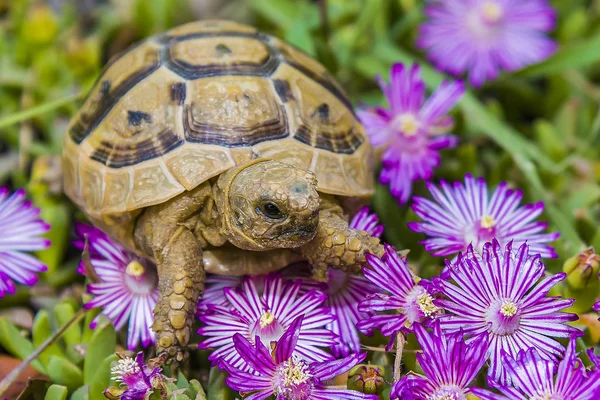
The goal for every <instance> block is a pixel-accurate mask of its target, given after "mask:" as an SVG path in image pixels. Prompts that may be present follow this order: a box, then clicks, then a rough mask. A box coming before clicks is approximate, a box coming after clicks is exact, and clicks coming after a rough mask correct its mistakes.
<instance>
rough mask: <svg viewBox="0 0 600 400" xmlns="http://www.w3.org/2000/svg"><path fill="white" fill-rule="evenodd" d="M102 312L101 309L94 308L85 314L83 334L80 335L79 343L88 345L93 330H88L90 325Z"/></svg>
mask: <svg viewBox="0 0 600 400" xmlns="http://www.w3.org/2000/svg"><path fill="white" fill-rule="evenodd" d="M101 312H102V309H101V308H94V309H91V310H90V311H88V312H87V314H86V316H85V320H84V322H83V334H82V335H81V343H89V341H90V339H91V338H92V335H93V334H94V332H95V331H94V330H93V329H91V328H90V324H91V323H92V321H93V320H94V318H96V317H97V316H98V315H99V314H100V313H101Z"/></svg>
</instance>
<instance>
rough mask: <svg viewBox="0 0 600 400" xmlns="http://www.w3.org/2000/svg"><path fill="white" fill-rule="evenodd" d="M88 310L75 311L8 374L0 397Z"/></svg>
mask: <svg viewBox="0 0 600 400" xmlns="http://www.w3.org/2000/svg"><path fill="white" fill-rule="evenodd" d="M87 311H88V310H86V309H81V310H79V311H77V313H76V314H75V315H73V318H71V319H70V320H69V321H67V323H66V324H64V325H63V326H62V327H61V328H60V329H59V330H57V331H56V332H55V333H54V335H52V336H50V337H49V338H48V339H47V340H46V341H45V342H44V343H42V344H41V345H40V347H38V348H37V349H35V351H34V352H33V353H31V354H30V355H29V356H27V358H26V359H24V360H23V361H22V362H21V364H19V366H18V367H17V368H15V369H14V370H13V371H12V372H11V373H10V374H8V375H7V376H6V377H5V378H4V379H3V380H2V382H0V397H1V396H2V394H3V393H4V392H5V391H6V390H7V389H8V387H9V386H10V385H11V384H12V383H13V382H14V381H15V380H16V379H17V377H18V376H19V375H21V373H22V372H23V371H24V370H25V368H27V366H28V365H29V364H30V363H31V362H32V361H33V360H35V359H36V358H38V357H39V355H40V354H41V353H42V352H43V351H44V350H46V349H47V348H48V347H50V345H52V344H53V343H54V342H55V341H56V340H58V338H60V337H61V336H62V334H63V333H65V331H66V330H67V329H68V328H69V327H70V326H71V325H73V324H74V323H77V322H78V321H79V320H80V319H81V318H83V316H84V315H85V313H86V312H87Z"/></svg>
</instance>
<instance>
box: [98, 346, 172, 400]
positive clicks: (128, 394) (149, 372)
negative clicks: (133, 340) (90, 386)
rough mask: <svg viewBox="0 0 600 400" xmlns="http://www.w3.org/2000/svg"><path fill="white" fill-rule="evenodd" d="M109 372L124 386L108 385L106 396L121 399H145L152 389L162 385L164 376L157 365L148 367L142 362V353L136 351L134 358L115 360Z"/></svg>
mask: <svg viewBox="0 0 600 400" xmlns="http://www.w3.org/2000/svg"><path fill="white" fill-rule="evenodd" d="M111 373H112V375H113V379H114V381H115V382H118V383H119V384H121V385H123V386H125V387H124V388H115V387H109V388H107V389H106V390H105V392H104V393H105V394H106V395H107V396H106V397H108V398H109V399H110V398H115V396H117V398H119V399H121V400H145V399H147V398H148V395H149V394H151V393H152V392H153V391H154V389H156V388H161V386H163V385H164V376H163V375H162V374H161V369H160V368H159V367H155V368H153V369H152V368H150V367H148V366H147V365H145V364H144V353H142V352H139V353H137V355H136V357H135V360H134V359H132V358H130V357H126V358H122V359H120V360H119V361H118V362H117V365H115V366H114V367H113V368H111Z"/></svg>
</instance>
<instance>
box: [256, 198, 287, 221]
mask: <svg viewBox="0 0 600 400" xmlns="http://www.w3.org/2000/svg"><path fill="white" fill-rule="evenodd" d="M260 211H261V213H262V214H264V215H265V216H267V217H269V218H273V219H281V218H283V217H284V215H283V213H282V212H281V210H280V209H279V207H277V204H275V203H273V202H272V201H267V202H266V203H263V204H262V205H261V207H260Z"/></svg>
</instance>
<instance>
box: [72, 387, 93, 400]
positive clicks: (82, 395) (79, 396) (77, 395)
mask: <svg viewBox="0 0 600 400" xmlns="http://www.w3.org/2000/svg"><path fill="white" fill-rule="evenodd" d="M89 392H90V388H89V387H88V385H85V386H81V387H80V388H79V389H77V390H76V391H75V392H73V394H72V395H71V399H70V400H88V399H89V398H90V394H89Z"/></svg>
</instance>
